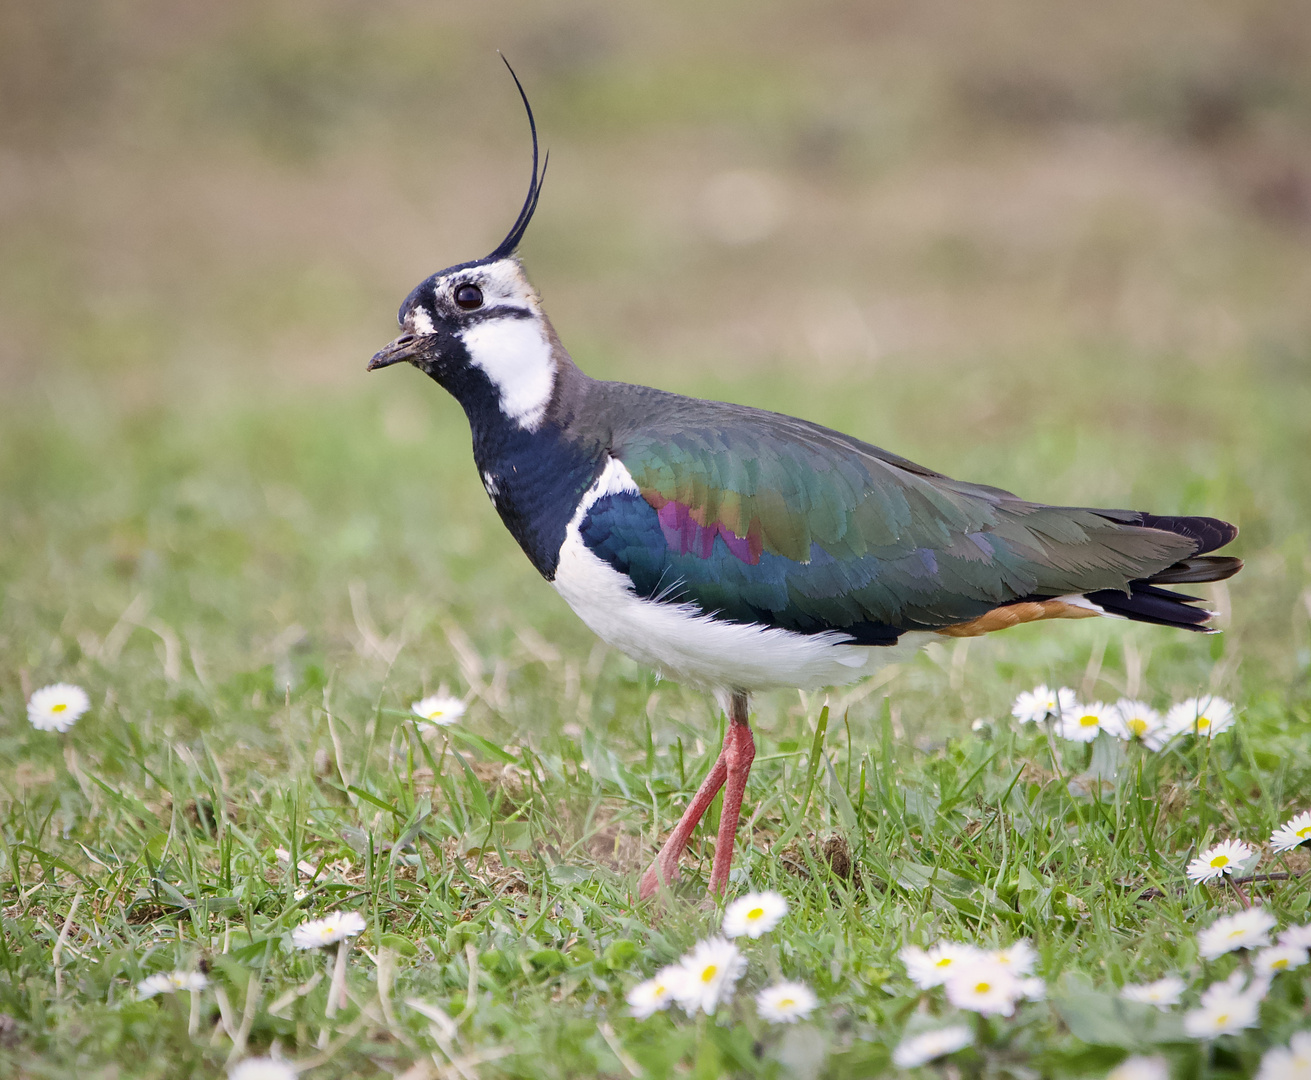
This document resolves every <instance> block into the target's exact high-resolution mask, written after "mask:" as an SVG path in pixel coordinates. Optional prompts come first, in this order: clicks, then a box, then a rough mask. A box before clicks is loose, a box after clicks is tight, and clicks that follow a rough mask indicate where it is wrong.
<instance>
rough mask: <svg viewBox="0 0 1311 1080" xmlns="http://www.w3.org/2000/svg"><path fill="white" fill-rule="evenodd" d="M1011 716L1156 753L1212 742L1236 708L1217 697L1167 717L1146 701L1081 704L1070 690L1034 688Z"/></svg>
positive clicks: (1182, 706)
mask: <svg viewBox="0 0 1311 1080" xmlns="http://www.w3.org/2000/svg"><path fill="white" fill-rule="evenodd" d="M1011 715H1012V716H1013V717H1015V719H1016V720H1017V721H1019V722H1020V723H1021V724H1031V723H1038V722H1042V721H1048V720H1050V721H1054V725H1053V729H1054V732H1055V734H1057V735H1059V736H1061V738H1063V739H1069V740H1071V741H1073V742H1083V743H1090V742H1092V741H1094V740H1095V739H1096V738H1097V736H1098V735H1100V734H1101V733H1102V732H1103V731H1104V732H1106V733H1107V734H1108V735H1112V736H1114V737H1115V738H1117V739H1123V740H1124V741H1126V742H1134V743H1138V744H1139V745H1141V746H1145V747H1146V748H1147V749H1148V750H1152V751H1157V750H1161V749H1162V748H1164V747H1165V745H1166V743H1168V742H1169V741H1170V740H1171V739H1173V738H1175V737H1176V736H1180V735H1196V736H1197V737H1199V738H1205V739H1210V738H1214V737H1215V736H1216V735H1219V734H1220V733H1221V732H1222V731H1227V730H1228V729H1229V728H1231V727H1233V726H1234V717H1235V713H1234V706H1233V704H1232V703H1231V702H1229V701H1226V700H1225V699H1224V698H1222V697H1217V696H1215V695H1214V694H1210V695H1206V696H1203V697H1192V698H1189V699H1188V700H1187V701H1181V702H1179V703H1178V704H1177V705H1174V706H1172V707H1171V708H1170V710H1169V711H1168V712H1167V713H1166V715H1165V716H1164V717H1162V715H1161V714H1160V712H1158V711H1157V710H1156V709H1153V708H1152V707H1151V706H1150V705H1148V704H1147V703H1146V702H1145V701H1139V700H1137V699H1135V698H1121V699H1120V700H1119V701H1117V702H1115V703H1114V704H1109V703H1107V702H1104V701H1093V702H1087V703H1085V702H1081V701H1079V699H1078V697H1077V695H1076V694H1075V692H1074V691H1073V690H1071V689H1070V688H1069V687H1066V686H1063V687H1061V688H1060V689H1058V690H1053V689H1051V688H1050V687H1047V686H1035V687H1034V688H1033V689H1032V690H1025V691H1024V692H1022V693H1021V694H1020V695H1019V696H1017V697H1016V699H1015V701H1014V703H1013V705H1012V706H1011Z"/></svg>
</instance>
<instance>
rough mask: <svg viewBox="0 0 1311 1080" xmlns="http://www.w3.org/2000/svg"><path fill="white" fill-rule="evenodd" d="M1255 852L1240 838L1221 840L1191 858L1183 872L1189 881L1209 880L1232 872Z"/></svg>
mask: <svg viewBox="0 0 1311 1080" xmlns="http://www.w3.org/2000/svg"><path fill="white" fill-rule="evenodd" d="M1255 854H1256V849H1255V848H1253V847H1251V846H1249V845H1247V844H1245V843H1243V841H1241V840H1222V841H1221V842H1220V843H1218V844H1212V845H1211V846H1210V847H1209V848H1207V849H1206V850H1205V851H1203V852H1202V853H1201V854H1200V855H1199V856H1197V858H1195V859H1193V860H1192V862H1190V863H1189V864H1188V868H1187V870H1185V871H1184V872H1185V873H1186V874H1187V875H1188V880H1189V881H1197V882H1202V881H1211V880H1213V879H1215V878H1218V877H1223V876H1224V875H1225V874H1232V873H1233V872H1234V871H1235V870H1237V869H1238V868H1239V867H1241V866H1242V865H1243V864H1244V863H1246V862H1247V860H1248V859H1250V858H1251V857H1252V856H1253V855H1255Z"/></svg>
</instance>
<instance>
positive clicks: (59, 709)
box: [50, 701, 68, 712]
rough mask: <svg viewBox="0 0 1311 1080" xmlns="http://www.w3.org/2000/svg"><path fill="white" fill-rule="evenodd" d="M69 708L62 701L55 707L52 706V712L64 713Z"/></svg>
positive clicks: (57, 702) (55, 704) (54, 705)
mask: <svg viewBox="0 0 1311 1080" xmlns="http://www.w3.org/2000/svg"><path fill="white" fill-rule="evenodd" d="M67 708H68V706H67V705H66V704H65V703H64V702H62V701H56V702H55V703H54V704H53V705H51V706H50V711H51V712H63V711H64V710H65V709H67Z"/></svg>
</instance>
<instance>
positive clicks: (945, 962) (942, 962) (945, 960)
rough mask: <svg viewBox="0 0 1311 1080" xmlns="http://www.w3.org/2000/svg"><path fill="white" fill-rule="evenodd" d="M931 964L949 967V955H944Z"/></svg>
mask: <svg viewBox="0 0 1311 1080" xmlns="http://www.w3.org/2000/svg"><path fill="white" fill-rule="evenodd" d="M933 966H934V967H940V968H945V967H951V957H950V956H944V957H943V958H942V959H941V960H938V961H936V962H935V963H934V965H933Z"/></svg>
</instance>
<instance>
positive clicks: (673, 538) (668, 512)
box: [657, 500, 762, 566]
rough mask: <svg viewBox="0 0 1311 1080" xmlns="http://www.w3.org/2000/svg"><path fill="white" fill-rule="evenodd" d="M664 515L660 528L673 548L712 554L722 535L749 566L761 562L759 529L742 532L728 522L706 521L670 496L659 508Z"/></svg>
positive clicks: (680, 551)
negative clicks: (698, 519)
mask: <svg viewBox="0 0 1311 1080" xmlns="http://www.w3.org/2000/svg"><path fill="white" fill-rule="evenodd" d="M657 516H658V517H659V519H660V531H661V532H663V533H664V536H665V543H666V544H668V545H669V547H670V550H671V551H675V552H677V553H678V554H679V555H695V556H697V558H700V559H708V558H710V554H711V552H712V551H713V550H714V547H715V538H716V537H722V538H723V541H724V544H725V545H726V546H727V548H728V550H729V551H730V552H732V554H733V555H734V556H735V557H736V558H737V559H739V560H740V561H742V562H744V563H746V564H747V565H748V566H755V565H756V564H757V563H759V562H760V552H761V550H762V549H761V542H760V537H759V536H758V535H756V534H755V533H752V534H749V535H747V536H738V535H737V533H735V532H733V530H732V529H730V528H729V527H728V526H727V525H723V524H720V523H719V522H715V523H713V524H711V525H702V524H701V523H700V522H698V521H697V520H696V518H694V517H693V516H692V511H691V509H690V508H689V507H687V506H685V505H683V503H680V502H675V501H673V500H670V501H669V502H666V503H665V504H664V505H663V506H661V507H660V509H659V510H658V511H657Z"/></svg>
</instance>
